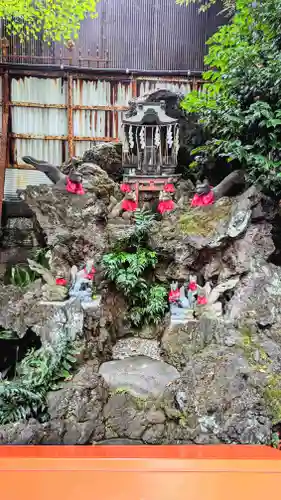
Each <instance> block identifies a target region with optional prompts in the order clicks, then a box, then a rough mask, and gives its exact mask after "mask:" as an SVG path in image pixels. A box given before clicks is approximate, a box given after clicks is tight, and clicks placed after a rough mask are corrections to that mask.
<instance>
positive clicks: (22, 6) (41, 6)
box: [0, 0, 99, 42]
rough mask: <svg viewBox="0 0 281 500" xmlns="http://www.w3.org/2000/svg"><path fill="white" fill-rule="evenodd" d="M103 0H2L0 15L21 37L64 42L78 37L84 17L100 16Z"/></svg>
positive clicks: (21, 38) (9, 27)
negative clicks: (98, 9)
mask: <svg viewBox="0 0 281 500" xmlns="http://www.w3.org/2000/svg"><path fill="white" fill-rule="evenodd" d="M98 1H99V0H80V1H79V2H77V1H76V0H44V1H41V0H35V1H34V0H0V18H2V19H5V21H6V27H7V30H8V32H9V33H12V34H15V35H18V36H19V37H20V40H21V41H22V42H23V41H24V40H28V39H30V38H34V39H35V40H37V39H38V37H39V35H41V34H42V39H43V41H46V42H52V41H56V42H61V41H62V40H66V41H67V40H69V39H73V38H74V39H76V38H77V37H78V32H79V29H80V24H81V21H83V19H85V18H86V16H87V15H88V14H89V15H90V16H91V17H92V18H95V17H96V15H97V14H96V5H97V2H98Z"/></svg>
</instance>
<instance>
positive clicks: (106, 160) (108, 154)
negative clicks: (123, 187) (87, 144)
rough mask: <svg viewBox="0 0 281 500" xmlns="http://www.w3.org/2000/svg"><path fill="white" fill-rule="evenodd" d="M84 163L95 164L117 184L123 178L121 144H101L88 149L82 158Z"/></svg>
mask: <svg viewBox="0 0 281 500" xmlns="http://www.w3.org/2000/svg"><path fill="white" fill-rule="evenodd" d="M82 161H83V162H84V163H95V164H96V165H98V166H99V167H101V168H102V169H103V170H105V171H106V173H107V174H108V175H109V177H110V178H111V179H113V180H114V181H115V182H119V181H121V179H122V176H123V169H122V145H121V144H120V143H111V142H101V143H99V144H94V145H93V146H92V147H91V148H90V149H87V150H86V151H85V153H84V154H83V156H82Z"/></svg>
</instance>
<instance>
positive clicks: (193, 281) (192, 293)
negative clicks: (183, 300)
mask: <svg viewBox="0 0 281 500" xmlns="http://www.w3.org/2000/svg"><path fill="white" fill-rule="evenodd" d="M185 287H186V289H187V297H188V300H189V303H190V304H191V306H192V308H193V309H194V305H195V302H196V297H197V293H198V285H197V276H195V275H190V276H189V282H188V283H187V284H185Z"/></svg>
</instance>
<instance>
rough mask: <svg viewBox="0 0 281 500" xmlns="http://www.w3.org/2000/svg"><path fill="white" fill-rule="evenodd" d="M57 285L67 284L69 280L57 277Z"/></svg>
mask: <svg viewBox="0 0 281 500" xmlns="http://www.w3.org/2000/svg"><path fill="white" fill-rule="evenodd" d="M56 285H59V286H66V285H67V281H66V279H64V278H57V279H56Z"/></svg>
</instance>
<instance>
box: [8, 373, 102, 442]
mask: <svg viewBox="0 0 281 500" xmlns="http://www.w3.org/2000/svg"><path fill="white" fill-rule="evenodd" d="M107 398H108V387H107V385H106V383H105V382H104V380H103V379H102V377H99V375H97V374H96V373H95V372H94V369H93V366H92V365H91V364H88V365H85V366H84V367H83V368H81V370H80V371H79V372H78V373H77V374H76V375H75V377H74V378H73V380H72V381H71V382H68V383H66V384H65V387H64V388H63V389H61V390H59V391H53V392H50V393H49V395H48V398H47V407H48V412H49V416H50V420H49V421H48V422H46V423H40V422H38V421H37V420H34V419H31V420H29V421H27V422H18V423H15V424H8V425H4V426H2V427H1V428H0V444H19V445H26V444H48V445H53V444H57V445H59V444H64V445H74V444H89V443H91V442H93V441H100V440H102V439H104V437H105V426H104V417H103V412H102V409H103V406H104V404H105V402H106V401H107Z"/></svg>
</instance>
